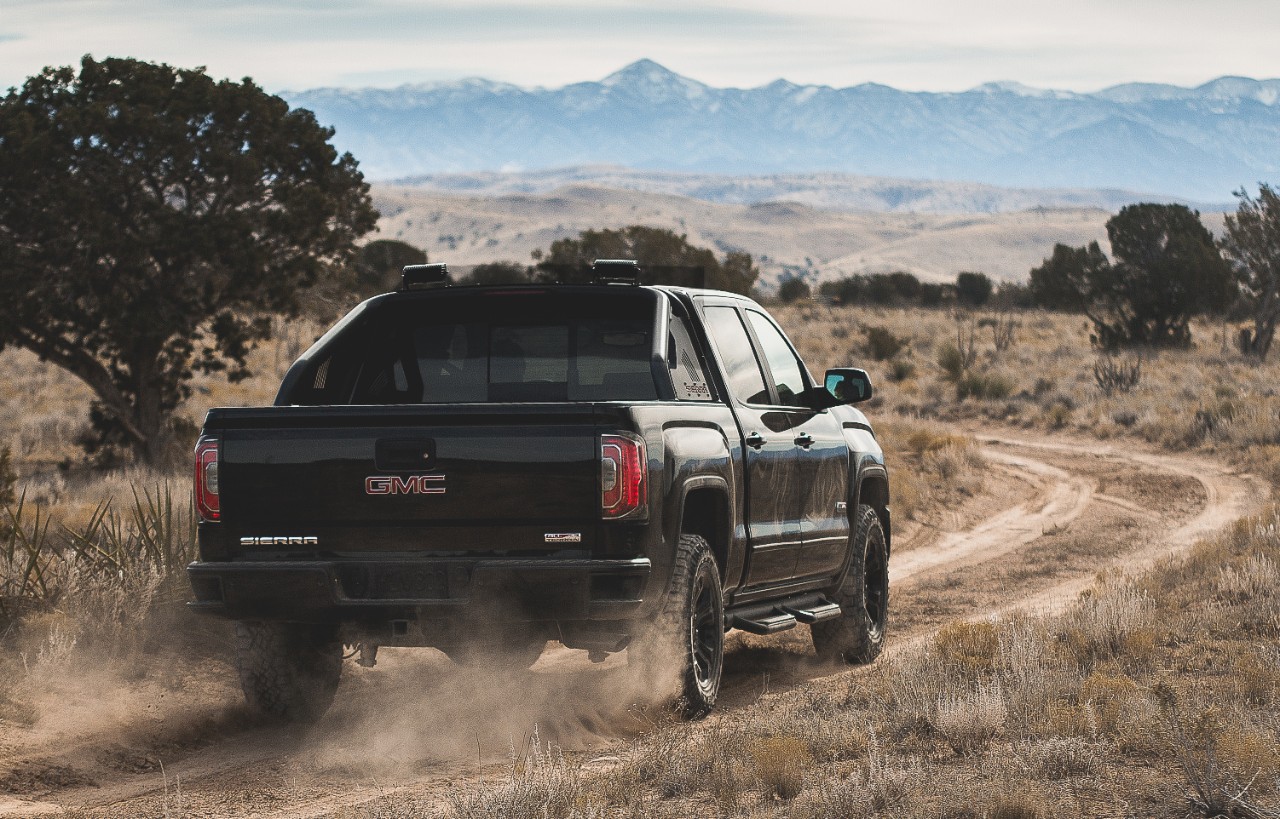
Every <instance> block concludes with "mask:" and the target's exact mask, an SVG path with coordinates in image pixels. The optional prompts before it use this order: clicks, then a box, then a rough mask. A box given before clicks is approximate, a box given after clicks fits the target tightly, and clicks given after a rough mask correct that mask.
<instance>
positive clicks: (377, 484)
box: [364, 475, 445, 495]
mask: <svg viewBox="0 0 1280 819" xmlns="http://www.w3.org/2000/svg"><path fill="white" fill-rule="evenodd" d="M364 493H365V494H366V495H443V494H444V493H445V487H444V475H409V476H407V477H401V476H399V475H370V476H369V477H367V478H365V479H364Z"/></svg>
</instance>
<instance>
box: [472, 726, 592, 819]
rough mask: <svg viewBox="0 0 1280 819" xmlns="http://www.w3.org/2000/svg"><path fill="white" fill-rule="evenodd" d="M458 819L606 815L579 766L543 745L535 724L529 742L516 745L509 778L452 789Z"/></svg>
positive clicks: (560, 818)
mask: <svg viewBox="0 0 1280 819" xmlns="http://www.w3.org/2000/svg"><path fill="white" fill-rule="evenodd" d="M449 808H450V810H449V816H450V817H452V819H526V818H527V819H579V818H581V819H586V817H592V816H604V810H603V808H597V807H595V806H593V805H591V801H590V800H589V798H588V795H587V793H586V792H585V790H584V787H583V779H582V776H581V773H580V771H579V769H578V767H577V766H576V765H574V764H572V763H571V762H569V761H568V760H567V759H566V758H565V756H564V754H563V753H561V752H560V751H557V750H554V749H553V748H552V747H551V746H550V745H545V746H544V745H543V744H542V742H541V739H540V738H539V736H538V731H537V729H536V728H535V729H534V732H533V736H532V737H531V739H530V742H529V745H528V748H527V749H525V750H523V751H520V752H517V751H515V750H514V749H513V750H512V755H511V768H510V770H509V772H508V774H507V781H506V782H504V783H503V784H501V785H499V786H497V787H482V788H480V789H479V790H475V791H468V792H465V793H462V794H458V793H451V794H450V795H449Z"/></svg>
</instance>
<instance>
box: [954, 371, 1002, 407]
mask: <svg viewBox="0 0 1280 819" xmlns="http://www.w3.org/2000/svg"><path fill="white" fill-rule="evenodd" d="M1012 392H1013V379H1011V378H1009V376H1007V375H1004V374H1003V373H995V372H971V373H966V374H964V375H962V376H961V377H960V378H958V379H957V380H956V399H957V400H962V399H965V398H977V399H979V400H981V401H999V400H1001V399H1004V398H1008V397H1009V395H1010V394H1011V393H1012Z"/></svg>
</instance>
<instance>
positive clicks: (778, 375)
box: [747, 310, 805, 406]
mask: <svg viewBox="0 0 1280 819" xmlns="http://www.w3.org/2000/svg"><path fill="white" fill-rule="evenodd" d="M747 319H748V320H749V321H750V322H751V329H752V330H754V331H755V334H756V338H758V339H759V340H760V349H761V352H763V353H764V358H765V361H766V362H767V363H768V365H769V372H770V373H772V374H773V383H774V386H776V387H777V388H778V401H779V402H780V403H781V404H782V405H783V406H795V405H796V404H798V403H800V402H799V398H798V396H799V395H800V394H801V393H802V392H804V391H805V383H804V375H803V373H802V369H801V365H800V359H798V358H796V354H795V353H793V352H792V351H791V345H789V344H787V340H786V338H784V337H783V335H782V333H780V332H778V328H777V327H774V326H773V322H771V321H769V319H767V318H765V317H764V316H763V315H761V314H760V313H757V312H755V311H754V310H748V311H747Z"/></svg>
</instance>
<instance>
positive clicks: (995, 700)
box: [931, 684, 1009, 755]
mask: <svg viewBox="0 0 1280 819" xmlns="http://www.w3.org/2000/svg"><path fill="white" fill-rule="evenodd" d="M1008 716H1009V711H1008V706H1007V705H1006V703H1005V696H1004V692H1003V691H1001V690H1000V688H999V686H996V685H990V684H980V685H978V686H976V687H975V688H972V689H970V690H968V691H964V692H961V693H959V694H948V695H945V696H943V697H941V698H939V699H938V701H937V703H936V705H935V707H934V710H933V717H932V720H931V722H932V724H933V727H934V728H935V729H936V730H937V731H938V733H939V734H941V735H942V737H943V738H944V739H945V740H946V741H947V743H948V744H949V745H950V746H951V748H952V750H954V751H955V752H956V753H957V754H962V755H969V754H973V753H976V752H978V751H981V750H983V749H985V748H986V747H987V745H988V744H989V743H990V742H991V740H992V739H994V738H995V737H996V735H998V734H1000V733H1001V732H1002V731H1003V730H1004V725H1005V720H1007V719H1008Z"/></svg>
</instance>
